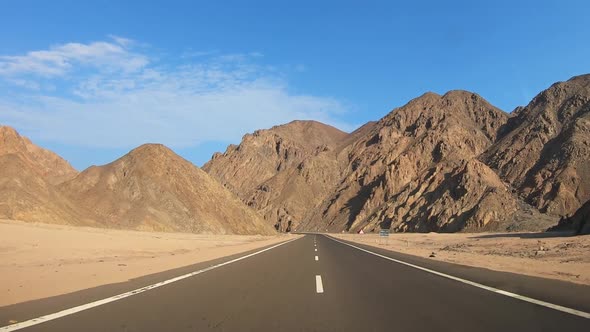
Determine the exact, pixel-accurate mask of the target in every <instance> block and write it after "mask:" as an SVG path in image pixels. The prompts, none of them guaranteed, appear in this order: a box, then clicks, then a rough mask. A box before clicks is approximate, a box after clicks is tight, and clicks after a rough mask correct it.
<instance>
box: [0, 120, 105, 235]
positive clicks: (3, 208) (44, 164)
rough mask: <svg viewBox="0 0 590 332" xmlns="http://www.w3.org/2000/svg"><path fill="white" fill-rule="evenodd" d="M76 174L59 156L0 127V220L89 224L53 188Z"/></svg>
mask: <svg viewBox="0 0 590 332" xmlns="http://www.w3.org/2000/svg"><path fill="white" fill-rule="evenodd" d="M76 174H77V172H76V170H75V169H74V168H72V166H70V164H69V163H68V162H67V161H65V160H63V159H62V158H61V157H59V156H58V155H56V154H54V153H53V152H51V151H48V150H45V149H43V148H41V147H38V146H36V145H34V144H33V143H31V141H30V140H29V139H28V138H26V137H23V136H21V135H19V134H18V133H17V132H16V130H14V129H13V128H11V127H8V126H0V218H5V219H18V220H24V221H32V222H46V223H56V224H73V225H92V224H93V221H92V218H91V217H90V216H88V215H85V214H84V213H81V211H80V210H79V209H78V208H77V207H76V206H74V204H72V202H71V201H70V200H69V199H68V198H67V197H65V196H64V195H63V194H62V193H61V192H59V191H58V190H56V189H55V188H54V184H55V183H59V182H61V181H63V180H65V179H69V178H72V177H74V176H75V175H76Z"/></svg>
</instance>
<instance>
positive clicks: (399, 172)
mask: <svg viewBox="0 0 590 332" xmlns="http://www.w3.org/2000/svg"><path fill="white" fill-rule="evenodd" d="M507 119H508V116H507V115H506V114H505V113H504V112H502V111H501V110H499V109H497V108H495V107H494V106H492V105H490V104H489V103H488V102H486V101H485V100H484V99H483V98H481V97H480V96H478V95H476V94H473V93H470V92H466V91H451V92H449V93H447V94H445V95H443V96H440V95H437V94H434V93H427V94H425V95H423V96H421V97H419V98H416V99H414V100H412V101H410V102H409V103H408V104H407V105H405V106H403V107H400V108H398V109H395V110H393V111H392V112H391V113H390V114H388V115H387V116H385V117H384V118H383V119H381V120H380V121H379V122H378V123H377V124H376V125H375V126H373V127H372V128H371V130H370V131H368V132H367V133H366V134H365V135H364V136H363V137H361V138H359V139H358V140H357V141H356V142H354V143H353V144H352V147H351V148H350V150H349V152H348V159H349V166H348V169H347V170H346V172H345V173H346V175H345V176H344V177H343V180H342V181H341V182H340V185H339V187H338V188H337V189H336V190H335V191H334V193H333V194H332V195H331V196H329V197H328V199H327V200H326V201H325V202H324V203H323V204H322V205H321V207H320V208H318V209H317V210H316V211H315V213H314V214H313V215H312V216H311V217H309V218H308V219H307V220H306V221H305V222H304V224H303V226H302V227H303V228H304V229H320V230H325V229H328V230H334V231H339V230H343V229H344V230H349V229H357V228H359V229H360V228H363V227H365V226H367V225H368V224H369V223H373V224H381V223H384V224H387V223H388V221H387V220H386V219H387V218H388V217H387V214H379V213H378V212H379V211H381V212H383V211H382V210H383V209H384V208H385V207H386V205H387V204H388V203H391V201H392V200H393V199H394V198H395V197H398V196H399V195H400V194H401V193H402V192H403V190H404V189H405V188H407V186H409V185H410V184H411V183H413V182H415V181H419V179H420V176H421V175H422V174H423V173H424V172H426V171H427V170H429V169H433V168H434V169H435V170H436V172H438V173H440V174H437V177H438V178H441V179H444V177H445V176H448V175H450V174H451V173H452V172H453V171H454V170H455V168H456V167H457V165H459V164H462V163H467V164H472V163H474V162H473V161H471V160H472V159H474V158H475V157H476V156H478V155H480V154H481V153H482V152H483V151H485V149H486V148H488V147H489V146H490V145H491V144H492V142H493V141H494V140H495V139H496V137H497V135H498V133H499V131H500V128H501V127H502V126H503V125H504V124H505V123H506V121H507ZM479 164H481V163H479ZM479 164H478V165H479ZM437 165H440V167H438V168H436V166H437ZM480 166H481V167H484V168H485V165H483V164H482V165H480ZM491 173H493V172H491ZM445 174H446V175H445ZM472 176H473V177H481V175H480V174H477V173H476V174H473V175H472ZM477 181H483V180H482V179H478V180H477ZM439 184H440V183H439ZM414 185H417V183H414ZM485 190H486V187H485V186H481V187H480V188H479V191H478V192H474V193H472V196H473V197H472V200H476V201H475V202H469V203H464V206H468V205H470V204H475V203H476V202H477V201H478V200H481V199H482V197H483V196H484V195H485ZM436 203H437V202H436V200H433V201H421V202H418V203H416V204H421V206H422V208H427V207H428V205H431V204H436ZM406 213H409V211H408V212H406ZM474 213H477V212H474ZM399 217H400V218H402V219H403V218H406V220H408V222H409V221H410V219H412V218H410V217H409V215H404V216H399ZM398 220H400V219H399V218H398ZM412 220H414V219H412ZM465 220H467V219H465ZM489 221H490V222H491V221H494V220H492V219H490V220H489ZM445 222H446V223H449V222H451V220H446V221H441V223H430V224H428V225H422V226H420V227H422V228H421V229H431V230H445V227H450V226H448V225H446V224H444V223H445ZM399 226H400V227H399V229H400V230H406V229H409V228H411V227H410V226H409V224H408V225H406V226H403V225H399ZM465 226H467V224H466V223H464V224H462V225H459V226H457V227H456V229H462V228H463V227H465ZM408 227H409V228H408ZM453 227H455V226H453ZM449 229H450V228H449Z"/></svg>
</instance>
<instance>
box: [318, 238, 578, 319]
mask: <svg viewBox="0 0 590 332" xmlns="http://www.w3.org/2000/svg"><path fill="white" fill-rule="evenodd" d="M327 238H329V239H330V240H334V241H336V242H339V243H342V244H344V245H347V246H349V247H353V248H355V249H358V250H360V251H364V252H366V253H369V254H371V255H375V256H377V257H381V258H384V259H387V260H390V261H392V262H396V263H399V264H402V265H406V266H409V267H413V268H415V269H418V270H422V271H424V272H428V273H432V274H435V275H437V276H440V277H443V278H447V279H451V280H455V281H458V282H462V283H464V284H467V285H470V286H474V287H478V288H481V289H485V290H487V291H490V292H493V293H496V294H500V295H504V296H508V297H511V298H515V299H518V300H521V301H525V302H529V303H533V304H537V305H540V306H543V307H546V308H550V309H554V310H558V311H562V312H565V313H568V314H572V315H576V316H580V317H583V318H587V319H590V313H588V312H584V311H580V310H576V309H572V308H568V307H564V306H560V305H558V304H553V303H549V302H545V301H541V300H537V299H533V298H530V297H527V296H524V295H519V294H515V293H511V292H508V291H505V290H501V289H497V288H494V287H490V286H486V285H482V284H479V283H477V282H473V281H469V280H466V279H462V278H459V277H455V276H452V275H449V274H445V273H442V272H438V271H434V270H431V269H427V268H425V267H421V266H418V265H414V264H411V263H406V262H404V261H400V260H399V259H395V258H391V257H387V256H384V255H381V254H378V253H374V252H372V251H369V250H366V249H363V248H359V247H357V246H355V245H352V244H348V243H346V242H342V241H340V240H336V239H335V238H332V237H330V236H327Z"/></svg>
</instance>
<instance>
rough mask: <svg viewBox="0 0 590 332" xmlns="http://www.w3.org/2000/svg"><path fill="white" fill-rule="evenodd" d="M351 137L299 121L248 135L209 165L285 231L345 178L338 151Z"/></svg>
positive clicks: (277, 226) (324, 127) (331, 128)
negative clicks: (342, 142) (341, 143)
mask: <svg viewBox="0 0 590 332" xmlns="http://www.w3.org/2000/svg"><path fill="white" fill-rule="evenodd" d="M348 136H349V135H348V134H346V133H344V132H342V131H340V130H338V129H336V128H334V127H331V126H328V125H324V124H321V123H319V122H315V121H294V122H291V123H288V124H286V125H282V126H276V127H273V128H271V129H267V130H258V131H256V132H254V133H253V134H247V135H245V136H244V138H243V140H242V142H241V143H240V145H238V146H234V145H230V146H229V147H228V148H227V150H226V151H225V153H223V154H215V155H214V156H213V158H212V159H211V161H209V162H208V163H207V164H205V165H204V166H203V169H204V170H205V171H207V172H208V173H209V174H210V175H211V176H213V177H214V178H216V179H217V180H218V181H220V182H221V183H222V184H223V185H224V186H226V187H227V188H229V189H230V190H232V191H233V192H234V193H236V194H237V195H238V196H240V198H241V199H242V200H243V201H244V202H245V203H246V204H247V205H249V206H250V207H252V208H254V209H255V210H257V211H259V212H260V213H261V214H262V215H263V216H264V218H265V219H266V220H267V221H268V223H270V224H271V225H273V226H274V227H275V228H276V229H278V230H281V231H289V230H291V229H292V228H293V227H295V226H296V225H297V224H298V223H299V222H300V221H301V220H302V219H303V218H304V217H305V215H306V214H307V213H308V212H309V210H310V209H313V208H314V207H315V206H316V205H318V204H319V203H321V202H322V200H323V199H324V197H325V196H326V195H328V193H330V192H331V189H332V188H333V187H334V186H335V184H336V181H338V180H339V179H340V169H341V166H342V164H341V163H340V162H339V160H337V158H336V155H337V151H338V147H339V144H340V142H341V141H342V140H344V139H345V138H347V137H348Z"/></svg>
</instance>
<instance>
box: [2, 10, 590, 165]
mask: <svg viewBox="0 0 590 332" xmlns="http://www.w3.org/2000/svg"><path fill="white" fill-rule="evenodd" d="M589 12H590V3H588V2H587V1H568V0H563V1H518V0H513V1H486V2H485V3H483V2H482V3H480V2H479V1H356V2H352V1H296V2H293V1H289V2H287V1H206V2H205V1H161V2H158V1H125V2H124V3H123V1H93V2H92V3H90V2H86V1H26V0H20V1H16V0H14V1H3V2H1V3H0V31H3V33H2V34H0V123H1V124H8V125H11V126H14V127H15V128H16V129H17V130H19V131H20V132H21V133H22V134H24V135H26V136H29V137H30V138H31V139H32V140H33V141H34V142H35V143H37V144H39V145H41V146H44V147H47V148H50V149H52V150H54V151H56V152H57V153H59V154H60V155H62V156H63V157H64V158H66V159H67V160H69V161H70V162H71V163H72V164H73V165H74V166H75V167H76V168H78V169H84V168H86V167H88V166H90V165H92V164H104V163H107V162H110V161H112V160H114V159H116V158H118V157H120V156H121V155H123V154H125V153H126V152H127V151H129V150H130V149H132V148H134V147H136V146H138V145H140V144H142V143H145V142H159V143H164V144H166V145H168V146H170V147H172V148H173V149H174V150H175V151H176V152H178V153H180V154H181V155H182V156H184V157H185V158H187V159H189V160H191V161H193V162H194V163H195V164H197V165H201V164H203V163H204V162H206V161H207V160H208V159H209V158H210V156H211V154H212V152H214V151H223V150H225V146H226V145H227V144H229V143H237V142H239V141H240V138H241V136H242V135H243V134H245V133H247V132H251V131H253V130H255V129H259V128H268V127H270V126H272V125H276V124H281V123H285V122H288V121H291V120H293V119H316V120H319V121H323V122H326V123H329V124H332V125H334V126H336V127H338V128H341V129H343V130H347V131H349V130H352V129H354V128H355V127H357V126H359V125H361V124H363V123H365V122H367V121H370V120H377V119H379V118H381V117H382V116H384V115H385V114H387V113H388V112H389V111H390V110H391V109H393V108H395V107H398V106H401V105H403V104H405V103H406V102H407V101H409V100H410V99H412V98H414V97H417V96H419V95H421V94H422V93H424V92H426V91H435V92H438V93H444V92H446V91H448V90H452V89H464V90H470V91H474V92H477V93H479V94H480V95H482V96H483V97H484V98H486V99H487V100H488V101H490V102H491V103H492V104H494V105H496V106H498V107H500V108H501V109H503V110H505V111H507V112H510V111H511V110H512V109H514V107H516V106H518V105H525V104H527V103H528V101H530V99H532V97H534V95H535V94H537V93H538V92H540V91H541V90H542V89H544V88H547V87H548V86H549V85H550V84H552V83H553V82H556V81H563V80H567V79H568V78H570V77H571V76H574V75H579V74H584V73H588V72H590V43H589V42H588V40H589V36H590V24H588V22H587V21H588V20H587V13H589Z"/></svg>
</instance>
